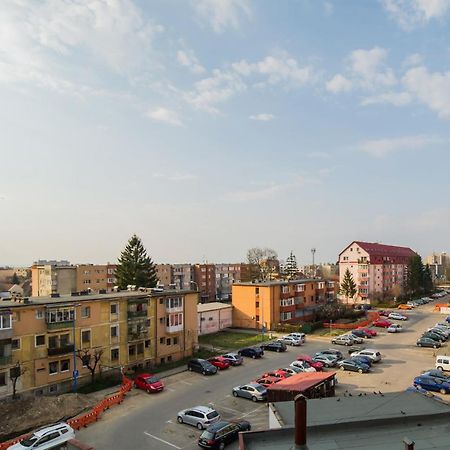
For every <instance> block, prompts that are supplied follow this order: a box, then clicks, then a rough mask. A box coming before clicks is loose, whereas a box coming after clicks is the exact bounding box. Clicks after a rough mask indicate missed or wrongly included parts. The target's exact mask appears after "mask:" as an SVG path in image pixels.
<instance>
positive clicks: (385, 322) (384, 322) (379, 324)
mask: <svg viewBox="0 0 450 450" xmlns="http://www.w3.org/2000/svg"><path fill="white" fill-rule="evenodd" d="M391 325H392V322H389V320H384V319H378V320H375V322H374V323H373V326H374V327H380V328H389V327H390V326H391Z"/></svg>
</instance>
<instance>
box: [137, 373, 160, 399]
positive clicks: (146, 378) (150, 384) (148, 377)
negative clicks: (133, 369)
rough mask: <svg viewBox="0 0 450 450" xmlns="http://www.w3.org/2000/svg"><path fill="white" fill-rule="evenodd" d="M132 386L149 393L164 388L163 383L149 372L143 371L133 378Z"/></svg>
mask: <svg viewBox="0 0 450 450" xmlns="http://www.w3.org/2000/svg"><path fill="white" fill-rule="evenodd" d="M134 387H135V388H136V389H143V390H144V391H147V393H148V394H151V393H153V392H161V391H162V390H163V389H164V383H163V382H162V381H160V380H159V378H158V377H156V376H155V375H152V374H151V373H143V374H142V375H139V376H138V377H137V378H136V379H135V380H134Z"/></svg>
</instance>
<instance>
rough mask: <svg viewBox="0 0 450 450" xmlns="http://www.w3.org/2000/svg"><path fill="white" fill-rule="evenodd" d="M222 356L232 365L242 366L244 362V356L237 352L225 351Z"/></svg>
mask: <svg viewBox="0 0 450 450" xmlns="http://www.w3.org/2000/svg"><path fill="white" fill-rule="evenodd" d="M222 358H224V359H226V360H227V361H228V362H229V363H230V364H231V365H232V366H240V365H241V364H242V363H243V362H244V358H243V357H242V356H241V355H238V354H237V353H225V355H222Z"/></svg>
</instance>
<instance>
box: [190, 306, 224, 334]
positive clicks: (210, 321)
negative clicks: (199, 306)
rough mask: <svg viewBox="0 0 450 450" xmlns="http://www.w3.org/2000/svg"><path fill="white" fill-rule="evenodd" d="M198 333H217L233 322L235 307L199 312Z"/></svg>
mask: <svg viewBox="0 0 450 450" xmlns="http://www.w3.org/2000/svg"><path fill="white" fill-rule="evenodd" d="M197 315H198V322H197V323H198V334H199V335H203V334H211V333H217V332H218V331H220V330H223V329H224V328H228V327H231V326H232V324H233V308H232V307H231V306H230V307H229V308H226V309H217V310H213V311H204V312H198V313H197Z"/></svg>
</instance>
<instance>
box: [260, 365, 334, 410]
mask: <svg viewBox="0 0 450 450" xmlns="http://www.w3.org/2000/svg"><path fill="white" fill-rule="evenodd" d="M335 375H336V372H301V373H297V374H296V375H292V376H291V377H288V378H285V379H284V380H281V381H279V382H278V383H275V384H272V385H271V386H269V387H268V388H267V390H268V391H299V392H303V391H306V390H308V389H310V388H312V387H314V386H316V385H317V384H320V383H323V382H324V381H325V380H329V379H331V378H333V377H334V376H335ZM288 403H291V402H288Z"/></svg>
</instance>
